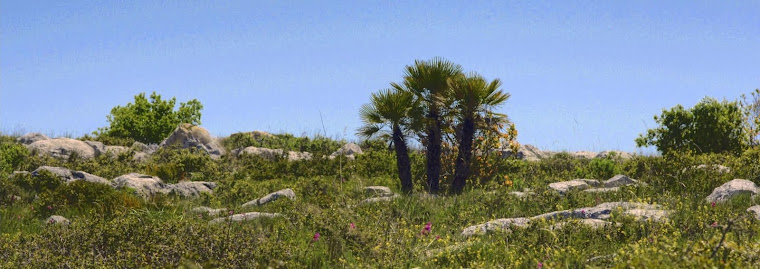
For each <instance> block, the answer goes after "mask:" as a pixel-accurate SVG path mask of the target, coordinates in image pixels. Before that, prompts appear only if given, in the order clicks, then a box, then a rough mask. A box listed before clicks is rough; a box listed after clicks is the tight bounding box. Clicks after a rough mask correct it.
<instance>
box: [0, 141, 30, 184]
mask: <svg viewBox="0 0 760 269" xmlns="http://www.w3.org/2000/svg"><path fill="white" fill-rule="evenodd" d="M29 155H30V152H29V150H28V149H26V147H24V146H23V145H21V144H17V143H15V142H5V141H3V142H0V176H3V175H5V174H10V173H11V172H13V171H17V170H23V168H24V167H23V166H24V164H25V163H26V160H27V159H28V158H29Z"/></svg>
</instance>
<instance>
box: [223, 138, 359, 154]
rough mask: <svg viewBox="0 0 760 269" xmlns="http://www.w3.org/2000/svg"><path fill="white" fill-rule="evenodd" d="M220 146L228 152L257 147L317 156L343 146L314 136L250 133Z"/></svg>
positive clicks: (338, 142) (230, 139)
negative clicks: (256, 135) (259, 135)
mask: <svg viewBox="0 0 760 269" xmlns="http://www.w3.org/2000/svg"><path fill="white" fill-rule="evenodd" d="M222 144H223V145H224V146H225V148H227V149H228V150H232V149H237V148H245V147H257V148H270V149H283V150H285V151H300V152H310V153H314V154H318V155H325V154H330V153H332V152H333V151H335V150H337V149H339V148H340V147H341V146H343V144H344V142H343V141H336V140H332V139H330V138H326V137H322V136H316V137H314V138H309V137H296V136H293V135H291V134H276V135H272V136H261V137H254V136H253V135H252V134H251V133H236V134H233V135H231V136H230V137H228V138H226V139H225V140H224V141H223V142H222Z"/></svg>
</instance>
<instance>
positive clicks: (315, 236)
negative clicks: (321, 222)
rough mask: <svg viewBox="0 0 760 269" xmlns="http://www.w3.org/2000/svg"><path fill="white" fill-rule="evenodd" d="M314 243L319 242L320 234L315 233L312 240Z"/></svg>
mask: <svg viewBox="0 0 760 269" xmlns="http://www.w3.org/2000/svg"><path fill="white" fill-rule="evenodd" d="M312 241H314V242H317V241H319V233H315V234H314V238H313V239H312Z"/></svg>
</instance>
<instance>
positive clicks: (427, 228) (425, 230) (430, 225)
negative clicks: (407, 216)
mask: <svg viewBox="0 0 760 269" xmlns="http://www.w3.org/2000/svg"><path fill="white" fill-rule="evenodd" d="M432 228H433V223H432V222H428V223H427V224H425V228H422V231H421V232H420V234H421V235H427V234H428V233H430V230H431V229H432Z"/></svg>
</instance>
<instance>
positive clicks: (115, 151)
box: [104, 146, 129, 157]
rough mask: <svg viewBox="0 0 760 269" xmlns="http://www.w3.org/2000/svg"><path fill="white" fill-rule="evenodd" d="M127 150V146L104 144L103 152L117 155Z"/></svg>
mask: <svg viewBox="0 0 760 269" xmlns="http://www.w3.org/2000/svg"><path fill="white" fill-rule="evenodd" d="M127 151H129V148H127V147H122V146H105V152H104V154H108V156H111V157H116V156H119V154H122V153H124V152H127Z"/></svg>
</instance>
